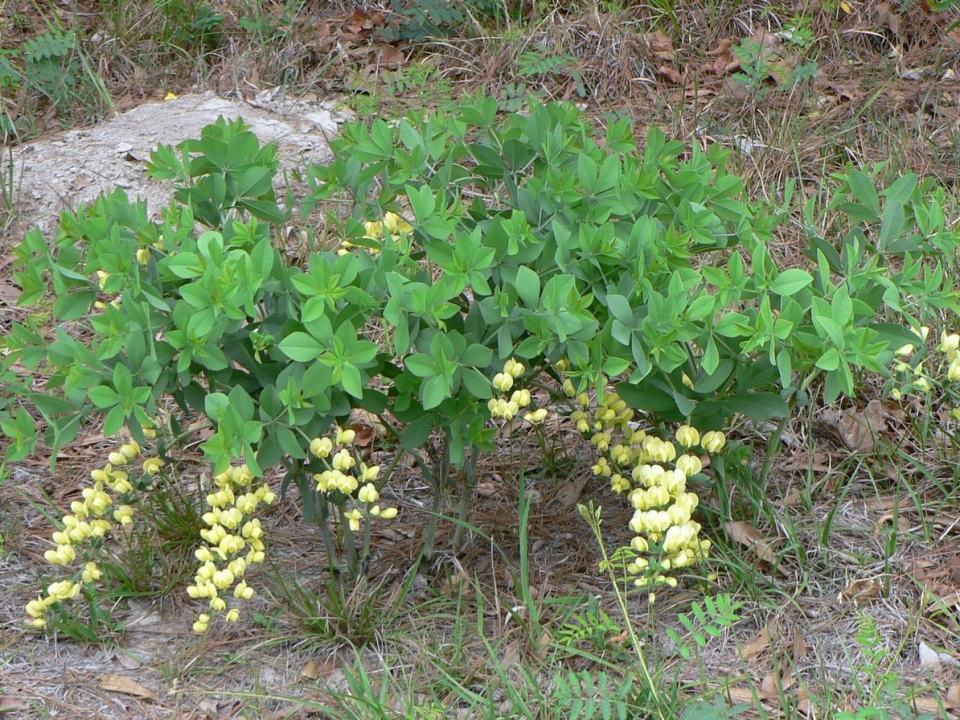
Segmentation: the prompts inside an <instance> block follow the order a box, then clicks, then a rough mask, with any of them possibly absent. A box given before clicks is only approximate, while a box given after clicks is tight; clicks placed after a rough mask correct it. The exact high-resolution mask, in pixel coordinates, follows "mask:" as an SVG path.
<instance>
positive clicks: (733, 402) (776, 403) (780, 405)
mask: <svg viewBox="0 0 960 720" xmlns="http://www.w3.org/2000/svg"><path fill="white" fill-rule="evenodd" d="M724 402H726V403H727V406H728V407H729V409H730V410H732V411H734V412H738V413H740V414H741V415H746V416H747V417H748V418H750V419H751V420H755V421H756V422H767V421H769V420H772V419H773V418H780V417H784V416H786V415H788V414H789V413H790V406H789V405H787V403H786V402H785V401H784V400H783V398H781V397H780V396H779V395H774V394H773V393H768V392H758V393H745V394H743V395H735V396H733V397H730V398H727V399H726V400H725V401H724Z"/></svg>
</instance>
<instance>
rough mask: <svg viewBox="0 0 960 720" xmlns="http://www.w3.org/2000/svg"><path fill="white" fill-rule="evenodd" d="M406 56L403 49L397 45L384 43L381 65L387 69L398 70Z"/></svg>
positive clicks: (381, 49) (381, 50) (381, 52)
mask: <svg viewBox="0 0 960 720" xmlns="http://www.w3.org/2000/svg"><path fill="white" fill-rule="evenodd" d="M406 60H407V59H406V58H405V57H404V56H403V50H401V49H400V48H398V47H397V46H396V45H382V46H381V47H380V67H382V68H386V69H387V70H396V69H397V68H399V67H401V66H402V65H403V64H404V63H405V62H406Z"/></svg>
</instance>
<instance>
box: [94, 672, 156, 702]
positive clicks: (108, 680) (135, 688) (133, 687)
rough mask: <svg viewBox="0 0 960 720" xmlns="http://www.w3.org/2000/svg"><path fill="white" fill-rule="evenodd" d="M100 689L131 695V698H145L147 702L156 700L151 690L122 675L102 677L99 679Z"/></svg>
mask: <svg viewBox="0 0 960 720" xmlns="http://www.w3.org/2000/svg"><path fill="white" fill-rule="evenodd" d="M100 689H101V690H109V691H110V692H118V693H123V694H124V695H132V696H133V697H141V698H147V699H148V700H157V699H158V698H157V694H156V693H155V692H153V690H149V689H147V688H145V687H144V686H143V685H141V684H140V683H138V682H137V681H135V680H131V679H130V678H128V677H126V676H124V675H104V676H103V677H101V678H100Z"/></svg>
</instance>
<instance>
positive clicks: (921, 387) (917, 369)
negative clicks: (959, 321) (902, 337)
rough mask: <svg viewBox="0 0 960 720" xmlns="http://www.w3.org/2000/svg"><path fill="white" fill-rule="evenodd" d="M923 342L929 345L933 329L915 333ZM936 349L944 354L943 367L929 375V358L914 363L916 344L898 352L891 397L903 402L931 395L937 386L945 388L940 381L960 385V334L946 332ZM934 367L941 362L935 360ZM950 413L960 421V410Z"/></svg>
mask: <svg viewBox="0 0 960 720" xmlns="http://www.w3.org/2000/svg"><path fill="white" fill-rule="evenodd" d="M914 333H915V334H916V335H917V338H918V341H919V342H925V341H926V339H927V337H928V334H929V328H927V327H921V328H920V329H919V330H914ZM936 350H937V351H938V352H940V353H943V358H942V359H940V360H939V368H938V369H937V370H934V371H932V372H930V373H928V372H927V371H926V370H925V369H924V367H923V366H924V363H925V362H926V359H924V360H920V361H910V360H909V359H910V357H911V356H912V355H913V354H914V352H915V348H914V346H913V344H907V345H904V346H902V347H900V348H897V350H896V351H895V352H894V355H895V360H894V364H893V370H894V373H895V380H894V382H895V383H896V384H895V385H894V386H893V387H892V388H891V389H890V397H892V398H893V399H894V400H902V399H903V398H904V397H906V396H909V395H912V394H915V393H920V394H921V395H928V394H930V393H931V392H932V391H933V389H934V387H935V386H941V387H942V385H941V381H939V380H938V378H946V381H947V382H949V383H958V382H960V334H957V333H948V332H947V331H946V330H944V331H942V332H941V333H940V342H939V343H938V344H937V346H936ZM931 364H934V365H937V364H938V359H937V358H933V359H932V360H931ZM950 414H951V415H952V416H953V417H954V418H956V419H958V420H960V407H955V408H953V409H952V410H950Z"/></svg>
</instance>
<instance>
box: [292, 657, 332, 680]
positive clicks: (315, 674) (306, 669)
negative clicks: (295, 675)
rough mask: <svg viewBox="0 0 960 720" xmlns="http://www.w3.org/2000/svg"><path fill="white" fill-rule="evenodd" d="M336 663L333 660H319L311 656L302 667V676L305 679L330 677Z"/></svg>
mask: <svg viewBox="0 0 960 720" xmlns="http://www.w3.org/2000/svg"><path fill="white" fill-rule="evenodd" d="M334 667H335V664H334V662H333V661H332V660H318V659H317V658H310V659H309V660H307V662H306V663H305V664H304V666H303V667H302V668H301V669H300V678H301V679H303V680H318V679H320V678H321V677H324V678H325V677H328V676H329V675H330V674H331V673H332V672H333V670H334Z"/></svg>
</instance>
